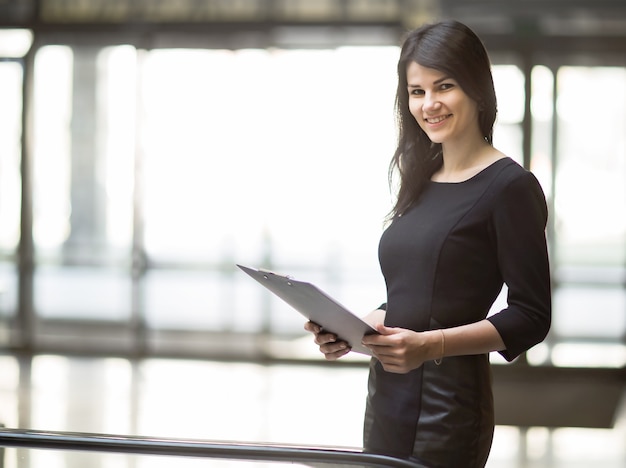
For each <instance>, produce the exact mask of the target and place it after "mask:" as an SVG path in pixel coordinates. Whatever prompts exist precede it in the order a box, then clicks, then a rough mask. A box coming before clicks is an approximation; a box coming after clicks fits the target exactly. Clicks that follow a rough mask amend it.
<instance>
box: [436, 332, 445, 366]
mask: <svg viewBox="0 0 626 468" xmlns="http://www.w3.org/2000/svg"><path fill="white" fill-rule="evenodd" d="M439 331H440V332H441V357H440V358H439V359H435V364H437V365H440V364H441V361H442V360H443V356H444V354H445V353H446V335H445V334H444V333H443V330H442V329H441V328H440V329H439Z"/></svg>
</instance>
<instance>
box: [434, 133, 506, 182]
mask: <svg viewBox="0 0 626 468" xmlns="http://www.w3.org/2000/svg"><path fill="white" fill-rule="evenodd" d="M442 155H443V164H442V165H441V168H440V169H439V170H438V171H437V172H435V174H433V176H432V178H431V179H432V180H433V181H436V182H462V181H464V180H467V179H469V178H471V177H473V176H474V175H476V174H477V173H479V172H480V171H482V170H483V169H484V168H485V167H487V166H489V165H491V164H493V163H494V162H495V161H497V160H498V159H501V158H503V157H505V155H504V154H502V153H501V152H500V151H498V150H497V149H495V148H494V147H493V146H491V145H490V144H489V143H487V142H486V141H484V140H481V141H480V142H477V143H475V144H474V145H463V146H461V145H444V146H442Z"/></svg>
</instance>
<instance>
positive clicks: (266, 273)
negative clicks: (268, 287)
mask: <svg viewBox="0 0 626 468" xmlns="http://www.w3.org/2000/svg"><path fill="white" fill-rule="evenodd" d="M258 270H259V272H260V273H263V278H265V279H268V276H267V275H274V276H280V277H281V278H285V279H286V280H287V284H288V285H289V286H291V283H290V282H289V280H292V279H293V276H290V275H279V274H278V273H274V272H273V271H271V270H266V269H264V268H259V269H258Z"/></svg>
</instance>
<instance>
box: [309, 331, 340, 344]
mask: <svg viewBox="0 0 626 468" xmlns="http://www.w3.org/2000/svg"><path fill="white" fill-rule="evenodd" d="M314 341H315V344H318V345H323V344H326V343H336V342H337V335H334V334H332V333H319V334H317V335H315V340H314Z"/></svg>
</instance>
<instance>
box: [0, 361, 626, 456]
mask: <svg viewBox="0 0 626 468" xmlns="http://www.w3.org/2000/svg"><path fill="white" fill-rule="evenodd" d="M366 373H367V370H366V369H365V368H361V367H354V368H352V367H332V366H310V365H309V366H294V365H287V364H283V365H269V366H262V365H257V364H249V363H224V362H209V361H201V360H173V359H147V360H144V361H140V362H132V361H129V360H126V359H120V358H74V357H72V358H68V357H63V356H53V355H43V356H37V357H35V358H34V359H32V361H30V360H25V361H22V362H21V363H20V362H19V361H18V360H17V359H16V358H15V357H13V356H0V421H1V422H3V423H4V424H5V425H6V426H7V427H19V428H31V429H40V430H59V431H76V432H97V433H113V434H115V433H117V434H126V435H128V434H135V435H144V436H156V437H174V438H190V439H207V440H220V441H244V442H270V443H279V444H291V443H295V444H302V445H307V446H308V445H324V446H328V445H330V446H349V447H357V446H359V445H360V442H361V440H360V436H361V420H362V413H363V408H364V398H365V390H366V386H365V380H366ZM575 410H576V409H575V408H572V411H575ZM620 414H621V416H620V419H619V420H618V422H617V426H616V427H615V428H614V429H612V430H598V429H596V430H589V429H566V428H564V429H558V430H554V431H548V430H547V429H544V428H533V429H531V430H529V431H528V432H527V433H526V434H525V435H523V434H521V432H520V431H519V430H518V429H517V428H511V427H502V426H498V427H497V428H496V435H495V439H494V445H493V450H492V455H491V458H490V461H489V463H488V468H509V467H515V468H522V467H528V468H576V467H580V468H583V467H584V468H588V467H602V468H617V467H625V466H626V411H625V410H624V409H622V411H621V413H620ZM188 466H189V467H200V466H202V467H206V466H211V467H213V466H216V467H222V466H223V467H232V466H250V467H257V466H286V465H285V464H265V463H246V462H232V461H230V462H227V461H218V460H206V459H173V458H171V457H163V456H161V457H159V456H128V455H111V454H108V455H107V454H95V453H81V452H60V451H51V450H15V449H7V450H6V454H5V467H6V468H113V467H115V468H156V467H159V468H160V467H168V468H169V467H176V468H178V467H183V468H184V467H188Z"/></svg>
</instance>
